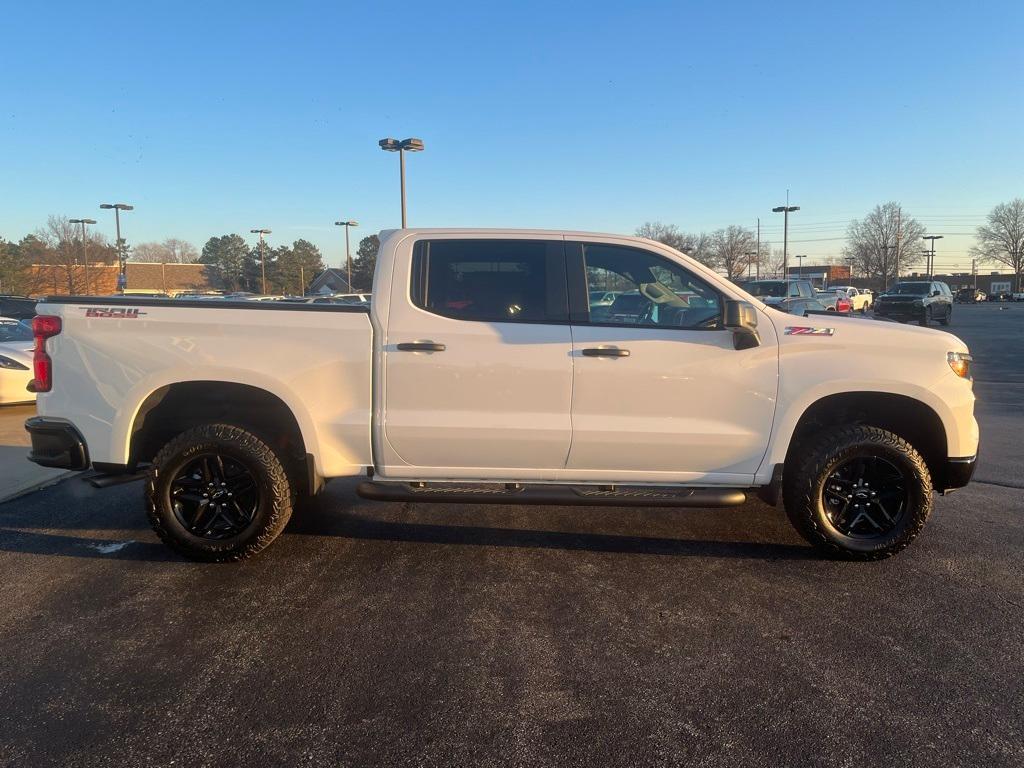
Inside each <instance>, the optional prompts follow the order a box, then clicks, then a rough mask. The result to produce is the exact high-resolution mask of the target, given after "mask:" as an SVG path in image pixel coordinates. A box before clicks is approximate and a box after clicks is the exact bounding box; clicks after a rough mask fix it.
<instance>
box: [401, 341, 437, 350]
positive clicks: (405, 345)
mask: <svg viewBox="0 0 1024 768" xmlns="http://www.w3.org/2000/svg"><path fill="white" fill-rule="evenodd" d="M444 350H445V346H444V344H435V343H434V342H432V341H405V342H402V343H401V344H399V345H398V351H399V352H444Z"/></svg>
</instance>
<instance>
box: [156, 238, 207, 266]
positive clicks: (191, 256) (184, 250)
mask: <svg viewBox="0 0 1024 768" xmlns="http://www.w3.org/2000/svg"><path fill="white" fill-rule="evenodd" d="M163 246H164V248H166V249H167V252H168V253H169V254H170V255H171V259H170V263H172V264H194V263H195V262H196V261H198V260H199V251H198V250H197V249H196V247H195V246H194V245H192V243H189V242H186V241H185V240H179V239H178V238H176V237H169V238H167V239H166V240H164V242H163Z"/></svg>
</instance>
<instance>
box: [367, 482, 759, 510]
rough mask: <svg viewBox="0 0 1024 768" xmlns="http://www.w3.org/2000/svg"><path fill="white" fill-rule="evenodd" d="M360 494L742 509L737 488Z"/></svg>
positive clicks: (421, 489)
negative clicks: (739, 507)
mask: <svg viewBox="0 0 1024 768" xmlns="http://www.w3.org/2000/svg"><path fill="white" fill-rule="evenodd" d="M356 493H358V494H359V495H360V496H362V497H363V498H364V499H370V500H372V501H416V502H421V503H444V504H550V505H559V506H565V505H585V506H599V507H626V506H632V507H738V506H740V505H741V504H743V503H744V502H745V501H746V500H747V494H746V492H745V491H742V490H739V489H736V488H667V487H664V486H658V487H651V486H632V485H540V484H538V485H523V484H520V483H508V484H505V485H502V484H498V483H494V484H475V485H470V484H458V483H388V482H380V481H370V480H367V481H364V482H362V483H360V484H359V485H358V486H357V487H356Z"/></svg>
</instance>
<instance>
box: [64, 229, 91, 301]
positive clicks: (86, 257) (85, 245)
mask: <svg viewBox="0 0 1024 768" xmlns="http://www.w3.org/2000/svg"><path fill="white" fill-rule="evenodd" d="M68 223H69V224H81V225H82V263H83V264H84V265H85V295H86V296H88V295H89V294H90V292H91V288H90V287H89V243H88V241H87V240H86V239H85V225H86V224H95V223H96V219H68Z"/></svg>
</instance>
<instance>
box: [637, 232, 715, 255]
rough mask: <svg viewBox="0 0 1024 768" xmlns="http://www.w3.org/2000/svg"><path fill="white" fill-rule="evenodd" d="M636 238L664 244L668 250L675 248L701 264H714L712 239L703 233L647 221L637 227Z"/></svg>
mask: <svg viewBox="0 0 1024 768" xmlns="http://www.w3.org/2000/svg"><path fill="white" fill-rule="evenodd" d="M636 236H637V237H646V238H648V239H649V240H656V241H657V242H659V243H664V244H665V245H667V246H668V247H669V248H675V249H676V250H677V251H681V252H682V253H685V254H686V255H687V256H689V257H690V258H693V259H696V260H697V261H699V262H700V263H701V264H707V265H708V266H711V265H712V264H713V262H714V254H713V253H712V237H711V235H708V234H706V233H704V232H701V233H699V234H694V233H690V232H683V231H682V230H680V229H679V227H677V226H676V225H675V224H662V223H661V222H660V221H648V222H645V223H643V224H641V225H640V226H639V227H637V229H636Z"/></svg>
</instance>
